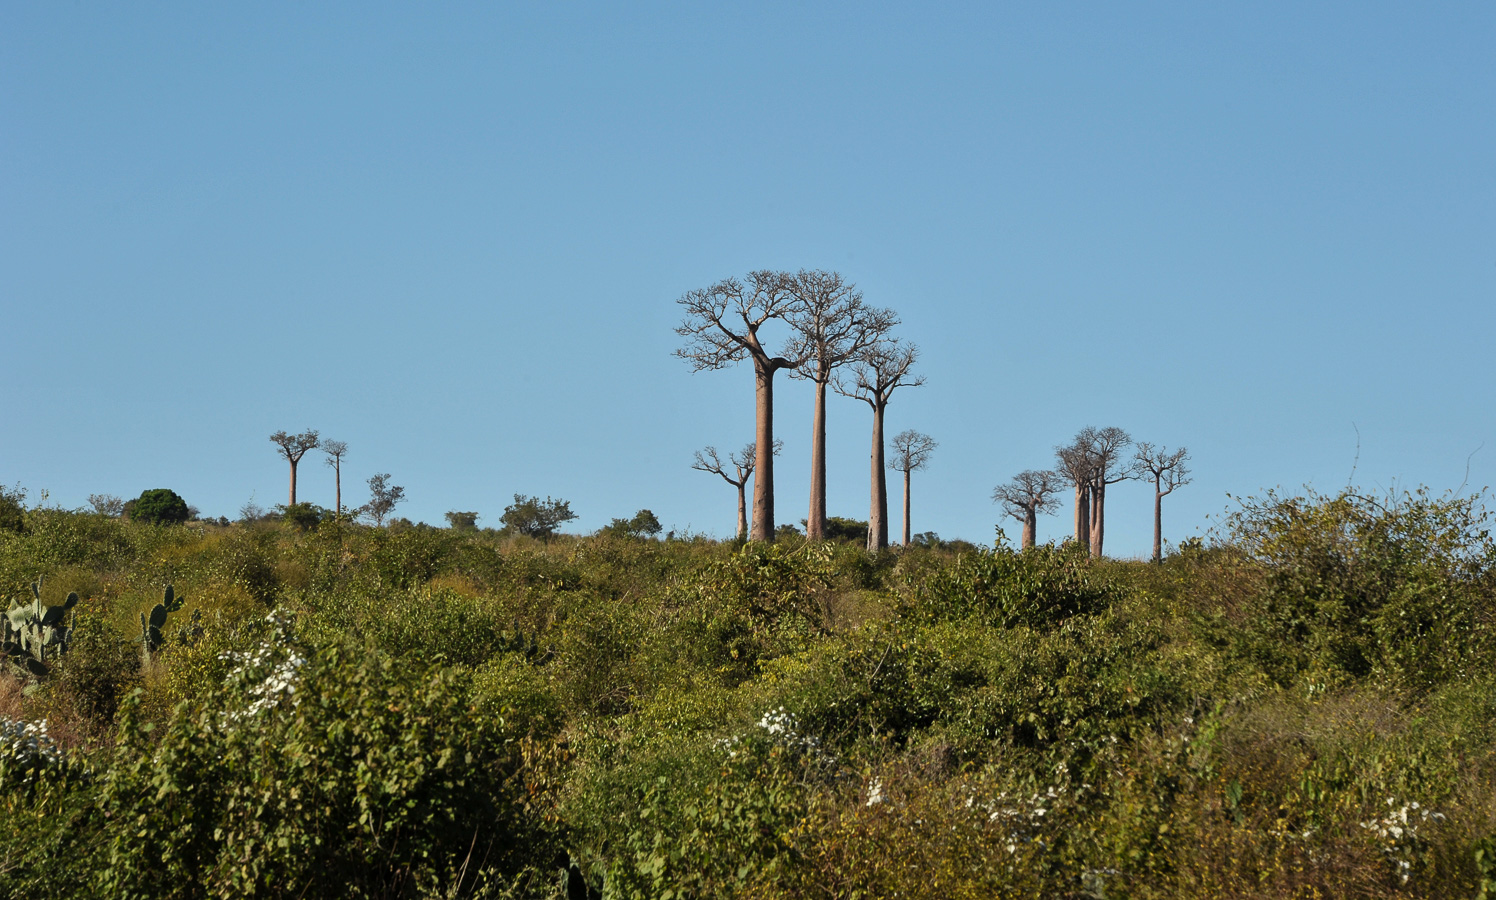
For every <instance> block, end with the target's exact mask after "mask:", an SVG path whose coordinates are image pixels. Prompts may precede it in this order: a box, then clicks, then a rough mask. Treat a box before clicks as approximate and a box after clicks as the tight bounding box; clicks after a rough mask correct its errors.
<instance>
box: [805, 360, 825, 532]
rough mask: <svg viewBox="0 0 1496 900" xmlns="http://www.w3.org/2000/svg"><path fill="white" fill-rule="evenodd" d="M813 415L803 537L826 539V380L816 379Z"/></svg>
mask: <svg viewBox="0 0 1496 900" xmlns="http://www.w3.org/2000/svg"><path fill="white" fill-rule="evenodd" d="M815 385H816V409H815V417H814V418H813V419H812V420H811V427H810V514H809V515H808V516H807V517H806V519H805V537H806V538H807V539H808V540H812V541H824V540H825V539H826V382H824V381H817V382H816V383H815Z"/></svg>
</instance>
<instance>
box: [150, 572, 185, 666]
mask: <svg viewBox="0 0 1496 900" xmlns="http://www.w3.org/2000/svg"><path fill="white" fill-rule="evenodd" d="M186 599H187V598H185V597H181V596H179V595H178V594H177V593H176V591H175V589H173V588H172V586H171V585H169V584H168V585H167V586H166V590H165V592H163V595H162V599H161V602H160V603H157V604H156V605H155V606H153V607H151V611H150V613H149V614H146V613H141V614H140V654H141V658H142V659H143V660H144V661H145V663H146V664H147V665H149V664H150V661H151V654H153V653H155V652H156V651H157V650H159V649H161V645H162V644H163V643H165V642H166V637H165V635H163V634H162V632H161V629H163V628H165V627H166V616H167V614H168V613H174V612H176V611H177V610H179V609H181V608H182V604H183V603H185V602H186Z"/></svg>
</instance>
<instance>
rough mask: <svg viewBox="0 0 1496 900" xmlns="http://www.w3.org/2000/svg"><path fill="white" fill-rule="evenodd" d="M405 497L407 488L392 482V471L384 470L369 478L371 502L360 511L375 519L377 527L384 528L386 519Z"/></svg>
mask: <svg viewBox="0 0 1496 900" xmlns="http://www.w3.org/2000/svg"><path fill="white" fill-rule="evenodd" d="M404 499H405V488H403V487H400V486H399V485H392V484H390V473H388V472H384V473H381V474H379V475H374V476H372V477H370V478H369V502H368V503H366V504H364V505H363V506H362V507H360V508H359V512H360V513H361V514H363V515H366V516H368V517H369V518H371V519H373V520H374V525H375V527H377V528H383V527H384V520H385V519H386V518H388V517H389V514H390V513H392V512H394V510H395V505H396V504H397V503H399V502H400V501H402V500H404Z"/></svg>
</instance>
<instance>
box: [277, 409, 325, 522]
mask: <svg viewBox="0 0 1496 900" xmlns="http://www.w3.org/2000/svg"><path fill="white" fill-rule="evenodd" d="M270 442H271V443H272V444H275V445H276V446H277V447H279V448H280V452H281V456H284V457H285V458H286V461H287V462H289V463H290V464H291V499H290V500H289V501H287V503H286V505H287V506H295V505H296V464H297V463H299V462H301V458H302V457H303V456H305V455H306V452H307V451H308V450H311V449H312V448H314V447H316V446H317V444H318V443H319V441H318V439H317V432H316V430H315V429H311V428H309V429H307V430H306V431H303V432H302V433H301V434H287V433H286V432H284V431H277V432H276V433H275V434H272V435H271V436H270Z"/></svg>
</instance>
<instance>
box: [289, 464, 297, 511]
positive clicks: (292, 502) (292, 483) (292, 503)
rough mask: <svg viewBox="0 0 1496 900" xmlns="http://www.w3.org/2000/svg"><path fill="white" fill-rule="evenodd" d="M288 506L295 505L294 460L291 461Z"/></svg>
mask: <svg viewBox="0 0 1496 900" xmlns="http://www.w3.org/2000/svg"><path fill="white" fill-rule="evenodd" d="M287 505H288V506H295V505H296V460H294V459H293V460H291V502H290V503H289V504H287Z"/></svg>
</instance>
